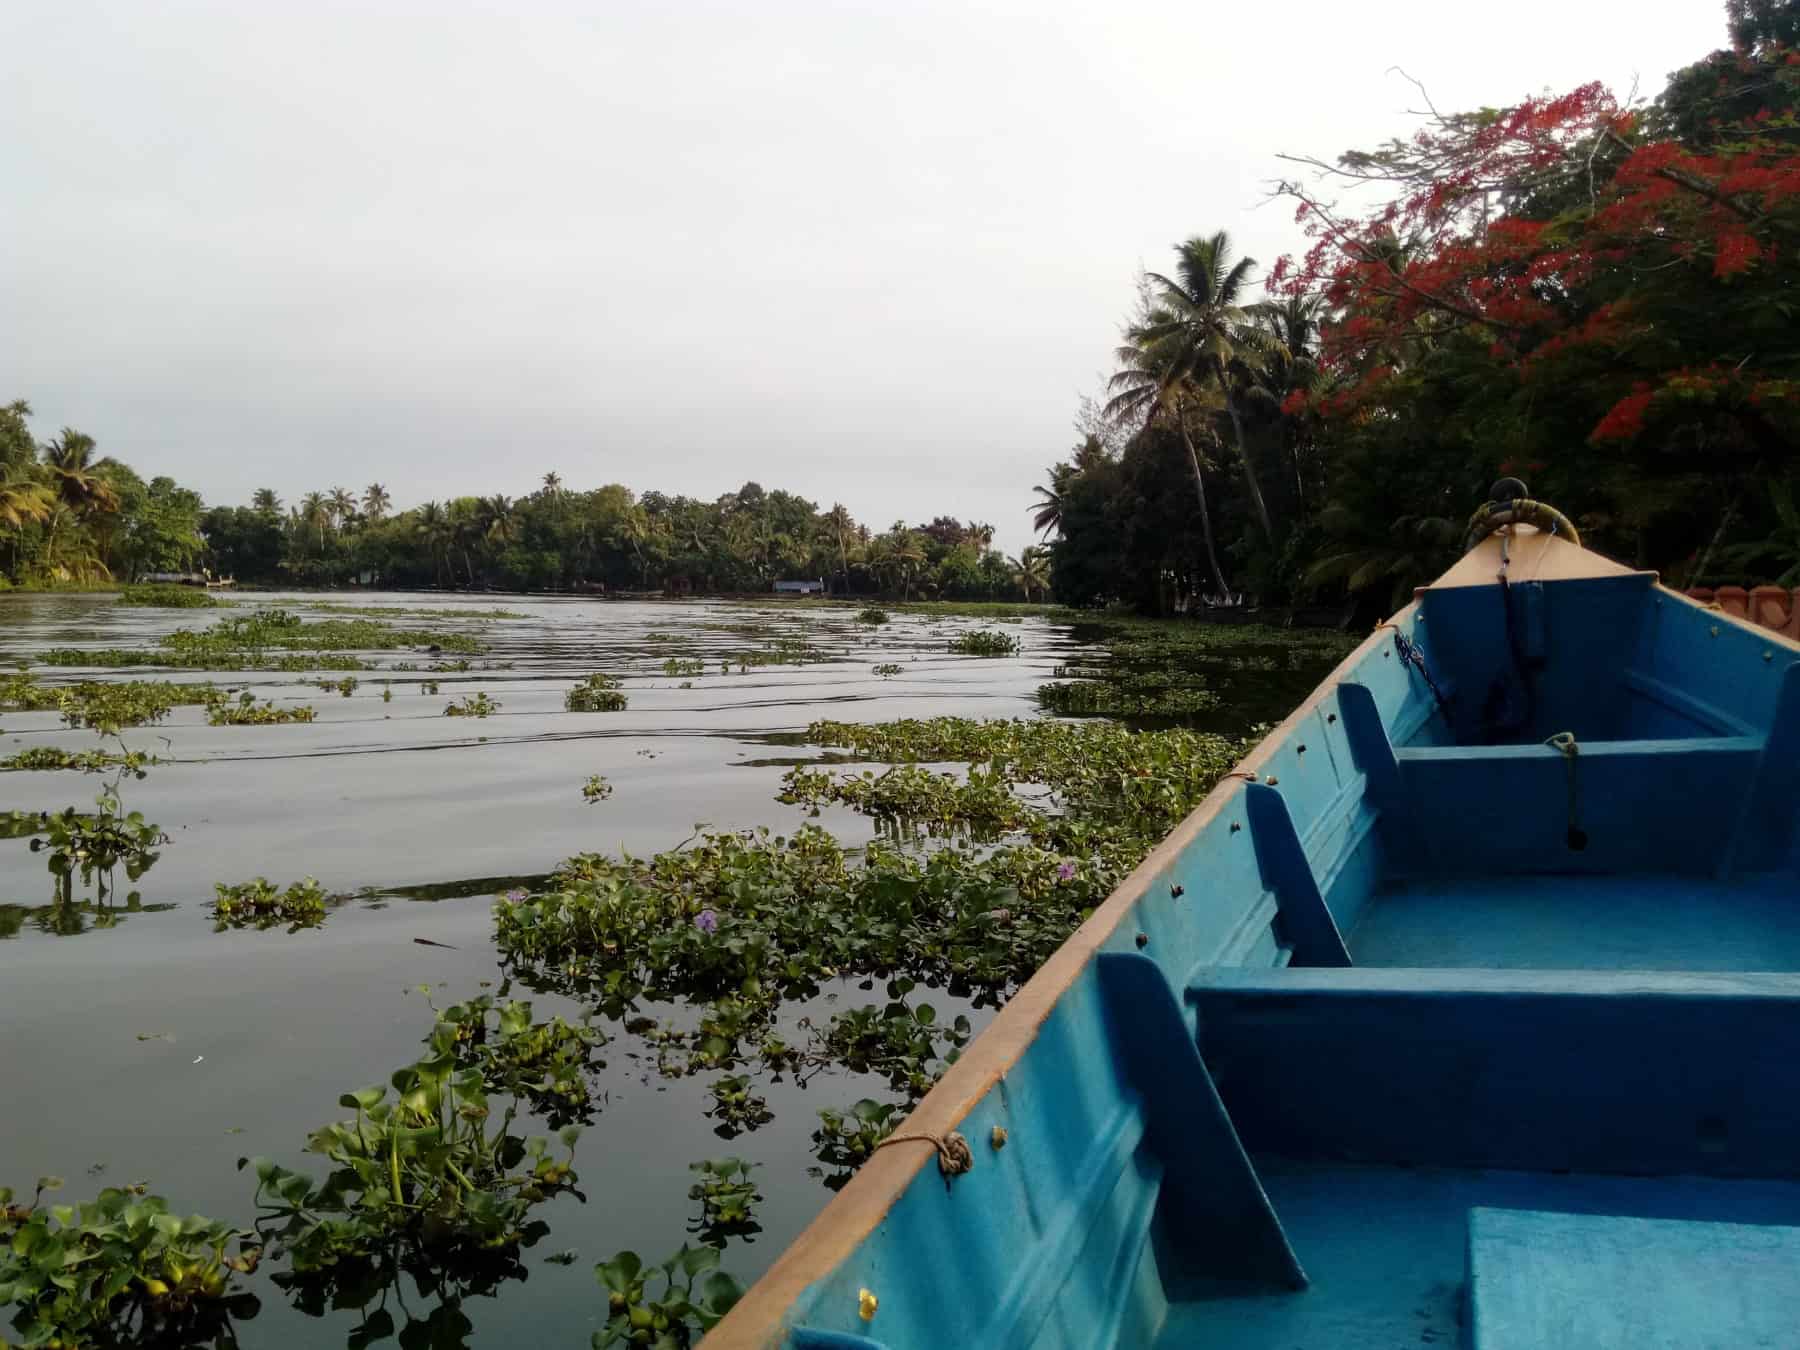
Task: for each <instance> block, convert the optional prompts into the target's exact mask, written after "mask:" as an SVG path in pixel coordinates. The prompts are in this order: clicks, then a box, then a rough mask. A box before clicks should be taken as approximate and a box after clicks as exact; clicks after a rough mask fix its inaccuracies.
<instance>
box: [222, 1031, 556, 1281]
mask: <svg viewBox="0 0 1800 1350" xmlns="http://www.w3.org/2000/svg"><path fill="white" fill-rule="evenodd" d="M456 1033H457V1028H456V1027H455V1025H454V1024H451V1023H447V1022H442V1021H440V1022H439V1024H438V1026H437V1027H436V1028H435V1029H434V1030H433V1032H432V1037H431V1045H432V1053H431V1054H430V1055H429V1056H428V1057H426V1058H424V1059H421V1060H419V1061H417V1062H416V1063H413V1064H410V1065H407V1066H406V1067H405V1068H402V1069H397V1070H395V1072H394V1074H393V1077H392V1079H391V1080H390V1087H391V1089H392V1092H393V1097H392V1099H390V1098H389V1095H388V1093H389V1090H390V1088H389V1087H368V1088H361V1089H359V1090H358V1091H356V1092H349V1093H345V1094H344V1095H343V1096H342V1097H340V1098H339V1099H338V1105H339V1106H341V1107H343V1108H344V1109H346V1110H348V1111H352V1112H354V1113H355V1114H354V1118H353V1119H351V1120H341V1121H337V1122H334V1123H332V1124H328V1125H325V1126H322V1127H321V1128H320V1129H318V1130H315V1131H314V1132H313V1133H312V1135H311V1136H309V1137H308V1139H307V1143H306V1150H307V1152H309V1153H314V1154H317V1155H319V1156H320V1157H322V1158H324V1159H325V1160H326V1161H327V1162H328V1163H330V1164H331V1170H330V1172H329V1173H328V1174H327V1176H326V1178H325V1180H323V1181H319V1182H316V1181H314V1180H313V1179H312V1178H311V1177H309V1176H307V1175H305V1174H304V1173H301V1172H295V1171H292V1170H290V1169H288V1168H285V1167H282V1166H280V1165H279V1164H277V1163H275V1162H272V1161H271V1160H269V1159H267V1158H256V1159H245V1160H243V1161H241V1162H240V1163H239V1166H240V1167H241V1166H246V1165H247V1166H249V1167H251V1169H252V1170H253V1172H254V1173H255V1176H256V1204H257V1206H258V1208H259V1209H261V1210H262V1211H263V1214H262V1218H261V1220H260V1221H259V1223H258V1231H259V1233H261V1234H262V1235H263V1236H264V1237H266V1238H268V1239H270V1240H271V1241H272V1242H273V1243H274V1244H275V1247H276V1250H277V1252H278V1254H279V1255H280V1256H281V1257H282V1258H284V1259H285V1260H286V1261H287V1262H288V1263H289V1264H290V1266H291V1267H292V1269H293V1271H294V1273H295V1274H296V1275H301V1276H304V1275H307V1274H309V1273H318V1272H322V1271H328V1270H330V1269H331V1268H333V1267H335V1266H337V1265H338V1264H339V1263H340V1262H344V1261H347V1260H367V1259H371V1258H373V1257H376V1256H377V1255H381V1254H384V1253H385V1254H388V1255H389V1256H390V1258H392V1257H393V1254H394V1253H395V1252H396V1251H398V1252H400V1253H401V1256H400V1257H399V1258H398V1260H399V1262H400V1263H401V1264H405V1263H406V1261H407V1258H409V1257H416V1256H434V1257H436V1258H438V1259H454V1258H455V1257H457V1256H458V1255H462V1254H473V1253H478V1252H483V1251H499V1250H504V1249H508V1248H516V1247H518V1246H521V1245H524V1246H529V1245H531V1244H532V1243H535V1242H536V1241H537V1240H538V1239H539V1238H541V1237H542V1236H543V1234H544V1233H546V1232H548V1231H549V1230H548V1228H547V1226H546V1225H544V1224H542V1223H541V1222H536V1223H534V1222H531V1221H530V1219H529V1214H530V1211H531V1209H532V1208H533V1207H534V1206H535V1205H537V1204H540V1203H541V1202H543V1201H544V1200H546V1199H548V1198H549V1197H550V1196H553V1195H556V1194H559V1193H561V1192H564V1191H567V1190H570V1189H572V1187H573V1186H574V1183H575V1173H574V1171H573V1169H572V1168H571V1166H570V1165H569V1163H568V1162H566V1161H558V1160H557V1159H555V1158H553V1157H552V1156H551V1154H550V1147H549V1143H548V1141H546V1140H544V1139H530V1140H527V1139H523V1138H521V1137H519V1136H518V1135H515V1134H513V1133H511V1124H512V1120H513V1114H514V1110H515V1107H514V1106H513V1105H511V1104H509V1105H508V1106H507V1107H506V1110H505V1113H504V1115H502V1116H501V1118H500V1119H499V1120H498V1121H497V1122H490V1119H489V1117H490V1114H491V1110H490V1106H489V1103H488V1088H487V1084H486V1081H485V1079H484V1076H483V1071H482V1070H481V1069H479V1068H474V1067H461V1066H459V1063H458V1060H457V1056H456V1053H455V1049H456ZM579 1133H580V1131H579V1129H578V1127H576V1126H573V1125H570V1126H566V1127H564V1129H563V1130H562V1131H561V1135H560V1137H561V1139H562V1142H563V1144H564V1145H565V1146H566V1147H567V1148H569V1149H570V1151H571V1156H572V1153H573V1149H574V1144H575V1140H576V1138H577V1137H578V1136H579Z"/></svg>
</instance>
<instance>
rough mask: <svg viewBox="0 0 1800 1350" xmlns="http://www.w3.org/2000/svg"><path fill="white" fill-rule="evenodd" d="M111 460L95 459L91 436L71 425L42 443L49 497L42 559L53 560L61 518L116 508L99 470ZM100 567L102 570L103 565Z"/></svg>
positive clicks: (115, 495)
mask: <svg viewBox="0 0 1800 1350" xmlns="http://www.w3.org/2000/svg"><path fill="white" fill-rule="evenodd" d="M111 463H112V461H111V460H98V459H95V458H94V438H93V437H92V436H84V435H83V434H82V433H81V432H79V431H76V430H75V429H74V428H73V427H64V428H63V429H62V434H61V435H59V436H58V437H57V438H56V439H55V440H53V441H50V442H48V443H47V444H46V445H45V446H44V448H43V473H44V476H45V478H46V480H47V481H46V484H45V485H46V487H47V488H48V489H49V494H50V499H51V516H50V535H49V538H48V539H47V540H46V541H45V545H44V556H45V557H46V558H48V559H52V560H54V559H55V556H56V546H57V540H58V536H59V533H60V531H61V528H62V525H63V523H64V521H66V520H71V519H73V520H78V521H79V520H85V519H87V518H88V517H90V516H93V515H98V514H105V513H108V512H113V511H117V510H118V509H119V494H118V493H117V492H115V491H113V486H112V484H111V483H109V482H107V481H106V478H105V477H104V476H103V475H102V474H101V473H100V472H99V470H100V469H102V468H103V467H105V466H107V465H109V464H111ZM88 561H91V560H83V562H82V563H80V564H78V565H77V566H76V568H75V570H76V571H78V572H86V571H88V570H90V569H89V568H88V567H87V566H86V563H87V562H88ZM100 570H101V571H102V572H103V571H105V568H104V567H102V568H100Z"/></svg>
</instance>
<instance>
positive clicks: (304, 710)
mask: <svg viewBox="0 0 1800 1350" xmlns="http://www.w3.org/2000/svg"><path fill="white" fill-rule="evenodd" d="M318 715H319V714H318V712H317V710H316V709H314V708H313V707H311V706H310V705H308V704H304V703H302V704H296V705H295V706H293V707H291V708H281V707H277V706H276V705H275V704H274V703H258V702H257V701H256V695H255V694H253V693H251V692H250V691H249V690H248V689H246V690H244V692H243V693H241V694H239V695H238V698H237V701H236V702H235V703H233V702H229V701H228V700H227V699H226V698H225V696H224V695H223V694H220V695H219V696H218V697H217V698H215V699H214V700H213V701H212V702H210V703H209V704H208V705H207V708H206V724H207V725H208V726H213V727H239V726H274V725H280V724H284V723H289V722H310V721H312V720H313V719H314V718H316V717H317V716H318Z"/></svg>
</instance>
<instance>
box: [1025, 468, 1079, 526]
mask: <svg viewBox="0 0 1800 1350" xmlns="http://www.w3.org/2000/svg"><path fill="white" fill-rule="evenodd" d="M1075 474H1076V470H1075V468H1074V466H1073V465H1070V464H1057V465H1053V466H1052V467H1051V469H1050V482H1049V484H1048V485H1047V486H1044V487H1035V488H1033V489H1032V491H1033V492H1035V493H1037V496H1038V499H1037V500H1036V501H1035V502H1033V503H1032V504H1031V505H1030V506H1028V507H1026V508H1025V509H1026V510H1027V511H1030V512H1031V513H1032V516H1031V528H1032V529H1034V530H1036V531H1037V532H1038V533H1039V534H1049V533H1051V532H1053V531H1054V532H1055V533H1058V534H1060V533H1061V532H1062V518H1063V505H1064V501H1065V499H1066V498H1067V496H1068V492H1069V484H1070V483H1072V482H1074V481H1075Z"/></svg>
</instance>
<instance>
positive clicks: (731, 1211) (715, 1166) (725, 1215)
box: [688, 1158, 763, 1251]
mask: <svg viewBox="0 0 1800 1350" xmlns="http://www.w3.org/2000/svg"><path fill="white" fill-rule="evenodd" d="M756 1166H757V1165H756V1164H755V1163H750V1162H745V1161H744V1160H743V1159H742V1158H708V1159H707V1160H706V1161H705V1162H697V1163H689V1164H688V1170H689V1171H690V1172H695V1173H698V1174H699V1175H698V1178H697V1179H696V1180H695V1182H694V1184H693V1185H692V1186H691V1187H689V1188H688V1199H690V1200H697V1201H699V1202H700V1214H699V1217H698V1218H697V1219H695V1220H694V1221H692V1222H690V1223H689V1224H688V1232H690V1233H693V1234H695V1235H696V1236H697V1237H699V1239H700V1241H701V1242H702V1243H704V1244H705V1245H706V1246H708V1247H717V1248H718V1249H719V1250H720V1251H723V1250H724V1249H725V1244H726V1243H727V1242H728V1241H730V1240H731V1239H732V1238H744V1239H746V1240H748V1239H750V1238H752V1237H754V1236H755V1235H756V1234H757V1233H760V1232H762V1225H761V1224H759V1223H757V1222H756V1206H757V1205H759V1204H760V1203H762V1198H763V1197H762V1192H760V1191H758V1190H757V1189H756V1183H755V1182H754V1181H753V1180H751V1176H750V1174H751V1173H752V1172H753V1171H755V1170H756Z"/></svg>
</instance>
